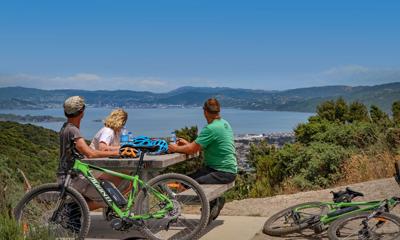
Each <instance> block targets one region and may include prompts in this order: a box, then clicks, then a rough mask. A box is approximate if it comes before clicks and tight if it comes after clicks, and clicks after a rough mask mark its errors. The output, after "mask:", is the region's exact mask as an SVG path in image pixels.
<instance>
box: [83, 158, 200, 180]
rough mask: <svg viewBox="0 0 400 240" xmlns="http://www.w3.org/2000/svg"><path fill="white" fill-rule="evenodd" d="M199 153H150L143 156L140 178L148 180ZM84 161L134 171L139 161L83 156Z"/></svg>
mask: <svg viewBox="0 0 400 240" xmlns="http://www.w3.org/2000/svg"><path fill="white" fill-rule="evenodd" d="M197 156H199V154H193V155H187V154H182V153H172V154H163V155H150V154H146V155H145V156H144V166H143V168H142V170H141V173H142V174H141V178H142V179H143V180H145V181H148V180H150V179H151V178H152V177H154V176H155V174H157V173H158V172H159V171H161V170H163V169H165V168H166V167H169V166H172V165H175V164H177V163H180V162H184V161H186V160H189V159H193V158H195V157H197ZM82 162H84V163H88V164H91V165H95V166H98V167H102V168H106V169H110V170H113V171H120V170H132V171H135V170H136V167H137V166H138V163H139V158H138V157H137V158H122V159H119V158H85V159H83V160H82Z"/></svg>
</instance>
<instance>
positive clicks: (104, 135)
mask: <svg viewBox="0 0 400 240" xmlns="http://www.w3.org/2000/svg"><path fill="white" fill-rule="evenodd" d="M127 119H128V114H127V113H126V112H125V111H124V110H123V109H120V108H119V109H116V110H113V111H112V112H111V113H110V115H108V116H107V118H106V119H105V120H104V127H103V128H101V129H100V130H99V131H98V132H97V133H96V135H95V136H94V137H93V139H92V142H91V144H90V147H91V148H93V149H96V150H103V151H114V150H119V147H120V146H119V137H120V134H121V129H122V128H123V127H124V126H125V123H126V120H127Z"/></svg>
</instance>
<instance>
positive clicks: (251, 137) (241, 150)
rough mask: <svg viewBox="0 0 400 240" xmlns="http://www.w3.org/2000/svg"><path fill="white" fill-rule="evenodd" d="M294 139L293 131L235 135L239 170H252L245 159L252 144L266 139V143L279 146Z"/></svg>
mask: <svg viewBox="0 0 400 240" xmlns="http://www.w3.org/2000/svg"><path fill="white" fill-rule="evenodd" d="M294 140H295V135H294V132H275V133H263V134H239V135H236V136H235V146H236V157H237V160H238V166H239V170H241V171H244V172H252V171H253V170H254V169H253V166H251V164H250V163H249V161H248V160H247V155H248V154H249V151H250V146H251V145H252V144H258V143H260V142H262V141H266V142H267V143H268V144H271V145H274V146H275V147H277V148H281V147H282V146H283V145H285V144H286V143H292V142H294Z"/></svg>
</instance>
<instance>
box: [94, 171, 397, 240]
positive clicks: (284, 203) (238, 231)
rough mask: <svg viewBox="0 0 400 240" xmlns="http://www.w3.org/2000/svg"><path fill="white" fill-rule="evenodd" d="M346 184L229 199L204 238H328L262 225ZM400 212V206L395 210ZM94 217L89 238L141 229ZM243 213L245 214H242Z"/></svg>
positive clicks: (381, 189)
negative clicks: (271, 230)
mask: <svg viewBox="0 0 400 240" xmlns="http://www.w3.org/2000/svg"><path fill="white" fill-rule="evenodd" d="M349 186H350V187H352V188H353V189H355V190H358V191H361V192H363V193H364V194H365V197H363V198H358V199H357V200H359V201H361V200H376V199H384V198H387V197H391V196H396V195H397V196H400V188H399V186H398V184H397V183H396V182H395V181H394V179H393V178H387V179H380V180H375V181H369V182H364V183H357V184H352V185H349ZM343 188H344V187H337V188H333V189H325V190H319V191H309V192H301V193H296V194H291V195H280V196H274V197H270V198H259V199H245V200H241V201H233V202H229V203H227V204H226V205H225V207H224V209H223V210H222V212H221V214H222V216H220V217H218V219H217V220H216V221H214V222H213V223H212V224H211V225H210V226H209V227H208V228H207V229H206V232H205V234H204V236H203V237H202V238H201V240H214V239H216V240H220V239H221V240H225V239H229V240H250V239H251V240H289V239H291V240H326V239H327V238H326V235H325V234H322V235H317V236H315V235H313V234H312V233H311V232H308V233H307V232H306V235H299V234H295V235H291V236H287V237H283V238H276V237H271V236H268V235H265V234H263V233H262V232H261V229H262V226H263V225H264V222H265V221H266V219H267V218H268V217H270V216H271V215H272V214H274V213H275V212H277V211H279V210H281V209H284V208H287V207H289V206H292V205H294V204H298V203H301V202H307V201H329V200H331V194H330V193H329V192H330V191H331V190H334V191H337V190H339V189H343ZM394 212H395V213H397V214H400V207H397V208H396V209H395V211H394ZM94 214H95V215H94V216H93V217H92V225H91V226H92V228H91V230H90V233H89V236H88V237H89V238H96V239H126V240H127V239H129V237H130V239H135V238H133V237H135V236H136V237H137V236H138V235H137V233H135V232H130V233H127V234H123V235H121V233H120V232H116V231H113V230H112V229H111V228H110V226H109V224H108V223H107V222H105V221H102V220H101V216H100V214H99V213H94ZM238 215H241V216H238Z"/></svg>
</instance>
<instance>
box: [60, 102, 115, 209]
mask: <svg viewBox="0 0 400 240" xmlns="http://www.w3.org/2000/svg"><path fill="white" fill-rule="evenodd" d="M84 112H85V102H84V99H83V98H82V97H80V96H72V97H69V98H67V99H66V100H65V102H64V114H65V116H66V117H67V122H65V123H64V124H63V126H62V128H61V130H60V163H59V167H58V172H57V178H58V181H59V182H62V181H63V179H64V177H65V175H66V174H67V172H68V170H69V169H71V168H72V167H73V163H74V158H75V157H76V156H78V157H79V156H80V157H79V158H83V156H85V157H87V158H97V157H113V156H119V152H118V150H114V151H100V150H95V149H92V148H91V147H89V146H88V145H87V144H86V142H85V139H84V138H83V137H82V135H81V133H80V130H79V128H80V124H81V120H82V118H83V116H84ZM72 186H73V187H74V188H75V189H77V190H78V191H79V192H80V193H82V195H83V196H84V197H85V198H86V200H87V203H88V206H89V209H90V210H94V209H96V208H99V207H102V206H103V205H104V204H103V203H102V202H98V201H93V199H95V198H98V196H99V195H98V193H97V192H96V191H94V190H93V189H91V188H93V187H91V186H90V184H89V183H88V182H87V181H86V179H84V178H83V177H82V176H81V177H76V178H74V179H73V180H72Z"/></svg>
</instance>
